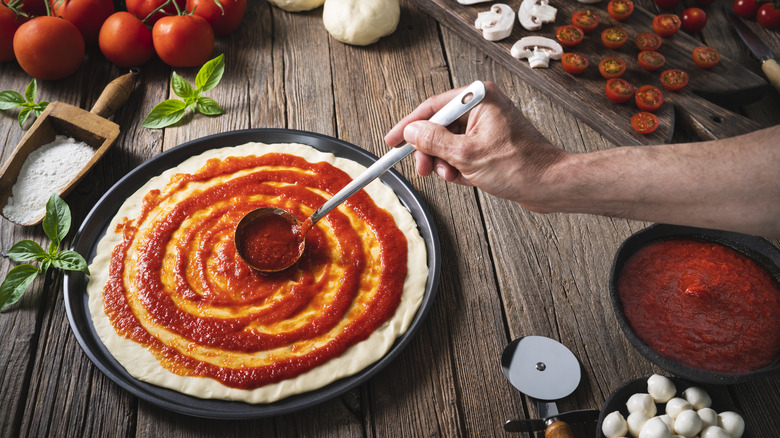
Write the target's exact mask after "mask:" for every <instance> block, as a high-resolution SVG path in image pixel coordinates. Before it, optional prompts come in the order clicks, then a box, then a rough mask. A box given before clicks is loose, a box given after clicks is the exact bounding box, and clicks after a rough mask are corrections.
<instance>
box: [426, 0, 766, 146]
mask: <svg viewBox="0 0 780 438" xmlns="http://www.w3.org/2000/svg"><path fill="white" fill-rule="evenodd" d="M414 1H415V3H417V5H418V6H419V7H420V8H421V9H423V10H425V11H426V12H427V13H429V14H430V15H431V16H433V17H434V18H436V19H437V20H438V21H440V22H441V23H442V24H444V25H446V26H447V27H449V28H451V29H452V30H453V31H455V32H456V33H458V34H459V35H460V36H461V37H463V38H464V39H465V40H467V41H469V42H470V43H471V44H473V45H475V46H476V47H477V48H478V49H480V50H482V51H484V52H485V53H486V54H488V55H489V56H490V57H491V58H493V59H495V60H496V61H498V62H500V63H501V64H503V65H504V66H505V67H506V68H507V69H509V70H510V71H511V72H513V73H514V74H516V75H518V76H519V77H520V78H521V79H522V80H523V81H526V82H529V83H531V84H532V85H533V86H535V87H537V88H538V89H539V90H540V91H541V92H542V93H544V94H545V95H547V96H550V98H552V99H554V100H555V101H556V102H558V103H559V104H561V105H562V106H564V107H565V108H566V109H567V110H569V111H570V112H572V113H573V114H574V115H576V116H577V117H578V118H579V119H581V120H583V121H585V122H586V123H587V124H588V125H590V126H591V127H593V128H594V129H595V130H597V131H598V132H599V133H601V134H602V135H604V136H605V137H606V138H608V139H609V140H610V141H612V142H614V143H616V144H620V145H626V144H656V143H665V142H669V141H670V140H671V137H672V133H673V131H674V121H675V112H677V113H680V115H681V116H682V120H684V121H686V122H687V123H689V124H691V125H693V127H694V128H695V131H696V133H697V134H699V135H700V136H701V137H703V138H719V137H730V136H734V135H737V134H741V133H745V132H750V131H753V130H756V129H759V128H760V127H761V126H760V125H759V124H757V123H755V122H753V121H751V120H749V119H747V118H745V117H742V116H740V115H738V114H736V113H734V112H732V111H729V110H727V109H725V108H722V107H720V106H718V105H715V104H713V103H712V102H710V101H708V100H707V99H710V100H713V101H717V102H719V103H721V104H724V103H728V104H731V105H739V104H744V103H747V102H752V101H755V100H757V99H759V98H761V97H762V94H763V93H764V91H765V90H766V88H767V83H766V81H765V80H764V79H763V78H762V77H759V76H758V75H756V74H754V73H752V72H750V71H749V70H747V69H745V68H743V67H742V66H740V65H739V64H737V63H735V62H733V61H731V60H730V59H728V58H726V57H723V58H722V60H721V63H720V64H718V65H717V66H715V67H713V68H712V69H708V70H705V69H700V68H698V67H696V66H695V65H694V64H693V60H692V59H691V55H690V54H691V50H692V49H693V48H694V47H697V46H700V45H702V44H701V42H699V41H698V40H696V39H694V38H692V37H691V36H689V35H687V34H685V33H684V32H682V31H681V32H677V33H676V34H675V35H673V36H671V37H668V38H665V39H664V44H663V46H662V47H661V49H659V52H660V53H662V54H663V55H664V56H665V57H666V59H667V62H666V65H665V66H664V68H680V69H683V70H685V71H688V72H689V74H690V76H691V82H690V83H689V85H688V87H686V89H685V91H684V92H678V93H674V92H665V93H664V96H665V99H666V101H668V102H669V103H670V104H668V105H667V104H664V105H663V106H662V107H661V109H659V110H658V111H657V112H656V115H658V118H659V119H660V120H661V126H660V128H659V129H658V130H657V131H656V132H655V133H653V134H651V135H640V134H636V133H634V132H633V130H632V129H631V128H630V119H631V116H632V115H633V114H635V113H636V112H637V111H638V110H637V108H636V106H635V104H633V102H628V103H626V104H620V105H619V104H615V103H613V102H611V101H610V100H609V99H607V97H606V96H605V94H604V84H605V80H604V79H603V78H602V77H601V76H600V75H599V73H598V68H597V64H598V62H599V61H600V60H601V59H603V58H604V57H607V56H616V57H618V58H621V59H623V60H624V61H626V63H627V64H628V65H629V70H628V71H627V72H626V74H625V75H624V79H626V80H628V81H629V82H631V83H632V84H633V85H634V86H636V87H639V86H640V85H644V84H650V85H656V86H660V81H659V79H658V73H657V72H655V73H651V72H647V71H645V70H643V69H642V68H640V67H639V66H638V63H637V61H636V56H637V53H638V49H637V48H636V46H635V45H634V44H633V38H634V36H635V35H636V34H637V33H639V32H649V31H652V25H651V23H652V17H653V16H654V14H652V13H650V12H648V11H647V10H645V9H643V8H641V7H639V6H637V7H636V8H635V10H634V13H633V14H632V16H631V17H629V19H628V20H626V21H624V22H617V21H614V20H612V19H611V18H610V17H609V15H608V14H607V12H606V2H601V3H597V4H595V5H588V6H587V7H586V5H584V4H582V3H578V2H575V1H568V0H567V1H564V2H562V1H557V2H555V1H554V2H552V3H551V4H552V5H553V6H555V7H556V8H558V14H557V18H556V22H555V23H550V24H545V25H544V26H543V27H542V29H540V30H539V31H537V32H529V31H527V30H525V29H524V28H523V27H522V26H520V25H519V23H516V24H515V26H514V29H513V31H512V35H511V36H509V37H508V38H506V39H504V40H502V41H499V42H491V41H487V40H485V39H484V38H483V37H482V34H481V31H479V30H477V29H476V28H475V27H474V20H475V19H476V17H477V14H478V13H479V12H482V11H486V10H487V9H488V8H489V5H490V4H491V3H490V2H488V3H482V4H476V5H469V6H465V5H461V4H459V3H457V2H456V1H455V0H414ZM505 3H506V4H508V5H509V6H511V7H512V8H513V9H514V10H517V9H518V8H519V6H520V3H521V0H512V1H506V2H505ZM583 9H591V10H593V11H595V12H596V13H597V14H598V15H599V16H600V17H601V24H599V27H598V28H597V29H596V30H595V31H593V32H592V33H591V34H589V35H588V36H586V38H585V40H584V41H583V42H582V43H581V44H579V45H578V46H576V47H573V48H571V49H568V48H567V49H566V50H565V51H575V52H578V53H582V54H583V55H585V56H586V57H587V58H588V59H589V60H590V63H591V66H590V67H589V68H588V70H587V71H586V72H585V73H584V74H582V75H580V76H573V75H570V74H568V73H566V72H565V71H564V70H563V68H561V66H560V62H558V61H553V62H552V63H551V65H550V68H547V69H543V68H540V69H532V68H530V67H529V65H528V62H527V61H525V60H522V61H521V60H517V59H515V58H513V57H512V56H511V54H510V52H509V51H510V48H511V46H512V45H513V44H514V43H515V42H516V41H517V40H519V39H520V38H522V37H524V36H531V35H537V36H544V37H548V38H552V39H555V29H556V28H557V27H558V26H561V25H563V24H569V23H571V15H572V13H573V12H575V11H577V10H583ZM612 26H618V27H621V28H622V29H624V30H626V31H627V33H628V34H629V42H628V43H626V45H625V46H623V47H622V48H620V49H619V50H609V49H606V48H605V47H604V46H603V44H602V43H601V40H600V34H601V32H602V31H603V30H604V29H606V28H608V27H612ZM702 96H706V99H705V98H703V97H702Z"/></svg>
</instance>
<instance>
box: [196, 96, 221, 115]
mask: <svg viewBox="0 0 780 438" xmlns="http://www.w3.org/2000/svg"><path fill="white" fill-rule="evenodd" d="M196 105H197V108H198V112H199V113H201V114H205V115H207V116H216V115H219V114H224V112H225V111H224V110H223V109H222V107H221V106H219V104H218V103H217V101H216V100H214V99H212V98H210V97H201V98H200V99H198V101H197V102H196Z"/></svg>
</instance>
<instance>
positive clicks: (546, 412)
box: [501, 336, 599, 438]
mask: <svg viewBox="0 0 780 438" xmlns="http://www.w3.org/2000/svg"><path fill="white" fill-rule="evenodd" d="M501 369H502V370H503V371H504V375H505V376H506V378H507V379H508V380H509V383H511V384H512V386H514V387H515V388H517V389H518V390H520V392H522V393H523V394H525V395H527V396H529V397H532V398H534V399H535V400H536V405H537V408H538V410H539V416H540V417H541V419H521V420H508V421H507V422H506V423H504V430H506V431H507V432H529V433H531V432H536V431H541V430H544V431H545V432H544V436H545V438H571V437H573V436H574V435H573V434H572V430H571V427H570V426H569V423H584V422H588V421H596V419H598V416H599V411H598V410H597V409H584V410H578V411H570V412H564V413H559V412H558V406H557V405H556V403H555V400H559V399H562V398H564V397H567V396H568V395H570V394H571V393H572V392H574V390H575V389H577V386H579V384H580V377H581V376H582V373H581V370H580V363H579V361H578V360H577V357H575V356H574V353H572V352H571V351H570V350H569V349H568V348H566V346H564V345H563V344H561V343H560V342H558V341H556V340H554V339H550V338H547V337H544V336H524V337H522V338H518V339H515V340H514V341H512V342H510V343H509V345H507V346H506V347H505V348H504V352H503V353H502V355H501Z"/></svg>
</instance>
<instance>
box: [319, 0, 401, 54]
mask: <svg viewBox="0 0 780 438" xmlns="http://www.w3.org/2000/svg"><path fill="white" fill-rule="evenodd" d="M400 17H401V7H400V6H399V4H398V0H326V1H325V7H324V8H323V10H322V21H323V23H324V24H325V29H327V31H328V32H329V33H330V34H331V35H332V36H333V38H335V39H337V40H339V41H341V42H342V43H346V44H353V45H356V46H367V45H369V44H372V43H375V42H377V41H378V40H379V38H382V37H383V36H386V35H390V34H391V33H393V32H395V28H396V27H397V26H398V20H399V19H400Z"/></svg>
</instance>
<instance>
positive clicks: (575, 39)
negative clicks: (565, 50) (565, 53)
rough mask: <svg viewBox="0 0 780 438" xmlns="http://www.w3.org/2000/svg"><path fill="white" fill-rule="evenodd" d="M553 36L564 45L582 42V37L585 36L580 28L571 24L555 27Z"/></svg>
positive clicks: (569, 45)
mask: <svg viewBox="0 0 780 438" xmlns="http://www.w3.org/2000/svg"><path fill="white" fill-rule="evenodd" d="M555 36H556V37H557V38H558V42H559V43H561V45H562V46H565V47H571V46H576V45H577V44H579V43H581V42H582V39H583V38H585V34H584V33H583V32H582V29H580V28H579V27H577V26H574V25H571V24H567V25H565V26H561V27H559V28H558V29H556V30H555Z"/></svg>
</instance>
